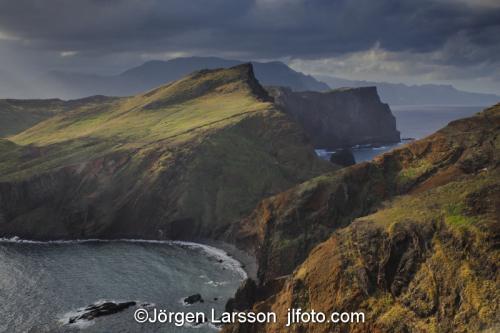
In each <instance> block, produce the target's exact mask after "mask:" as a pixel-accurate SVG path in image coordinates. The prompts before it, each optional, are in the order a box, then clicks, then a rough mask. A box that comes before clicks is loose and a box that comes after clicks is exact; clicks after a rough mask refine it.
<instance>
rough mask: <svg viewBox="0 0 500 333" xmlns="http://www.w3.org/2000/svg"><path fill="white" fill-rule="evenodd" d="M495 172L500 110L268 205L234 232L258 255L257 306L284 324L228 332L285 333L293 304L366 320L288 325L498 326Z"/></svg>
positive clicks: (499, 157)
mask: <svg viewBox="0 0 500 333" xmlns="http://www.w3.org/2000/svg"><path fill="white" fill-rule="evenodd" d="M499 167H500V105H497V106H495V107H492V108H490V109H487V110H485V111H483V112H481V113H480V114H478V115H476V116H474V117H471V118H468V119H463V120H459V121H455V122H452V123H450V124H449V125H448V126H447V127H445V128H444V129H442V130H440V131H438V132H437V133H435V134H434V135H432V136H430V137H428V138H426V139H423V140H419V141H416V142H413V143H411V144H409V145H406V146H404V147H402V148H400V149H397V150H395V151H393V152H391V153H387V154H385V155H383V156H381V157H379V158H377V159H376V160H375V161H373V162H372V163H363V164H359V165H355V166H352V167H349V168H345V169H342V170H340V171H337V172H333V173H330V174H326V175H324V176H321V177H318V178H315V179H313V180H310V181H308V182H306V183H304V184H301V185H299V186H297V187H295V188H293V189H290V190H288V191H286V192H284V193H282V194H279V195H277V196H274V197H271V198H269V199H266V200H264V201H263V202H261V203H260V204H259V206H258V208H257V209H256V210H255V211H254V212H253V213H252V214H251V215H250V217H248V218H247V219H246V220H244V221H243V223H242V224H241V226H240V227H239V230H237V231H235V235H236V238H237V239H239V240H240V242H241V244H243V246H246V248H247V249H251V250H253V251H254V253H255V254H256V255H257V257H258V260H259V265H260V266H259V268H260V269H259V284H258V285H259V286H258V287H257V289H256V291H255V295H257V296H256V300H255V301H254V305H253V308H254V310H257V311H259V310H260V311H269V310H272V311H274V312H276V313H277V315H278V318H281V321H280V322H279V323H277V324H269V325H241V326H230V327H226V328H225V332H281V331H283V330H284V325H285V323H286V322H285V320H286V311H287V309H289V308H299V307H300V308H302V309H303V310H312V309H314V310H316V311H323V312H325V313H330V312H332V311H338V312H343V311H348V312H350V311H362V312H364V313H365V314H366V321H365V323H364V324H337V325H334V324H333V323H331V324H328V323H324V324H298V325H295V326H292V327H291V328H287V329H286V331H289V332H325V333H326V332H483V331H484V332H496V331H497V330H498V329H499V327H500V326H499V322H498V318H499V317H500V307H499V304H498V299H500V282H499V281H500V275H499V272H498V262H499V259H500V247H499V243H498V240H499V237H500V234H499V232H500V210H499V207H500V168H499ZM322 241H324V242H322ZM240 294H244V293H243V292H240Z"/></svg>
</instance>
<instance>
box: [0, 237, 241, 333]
mask: <svg viewBox="0 0 500 333" xmlns="http://www.w3.org/2000/svg"><path fill="white" fill-rule="evenodd" d="M245 276H246V274H245V272H244V270H243V269H242V268H241V266H240V264H239V263H238V262H237V261H236V260H234V259H232V258H231V257H229V256H227V255H225V253H224V252H223V251H220V250H218V249H215V248H212V247H207V246H200V245H196V244H193V243H177V242H162V243H160V242H137V241H113V242H103V241H88V242H60V243H57V242H53V243H30V242H19V241H5V240H4V241H2V242H0V300H1V301H0V332H37V333H38V332H78V331H83V332H187V333H188V332H200V333H204V332H216V330H215V329H214V328H213V327H211V326H209V325H202V326H200V327H196V328H193V327H180V328H179V327H175V326H174V325H171V324H167V323H164V324H151V323H148V324H138V323H136V322H135V321H134V319H133V313H134V311H135V310H136V309H137V307H131V308H128V309H126V310H124V311H123V312H119V313H116V314H112V315H109V316H103V317H99V318H96V319H94V320H92V321H79V322H77V323H76V324H67V322H68V318H69V317H70V316H72V315H74V314H75V312H76V311H77V310H78V309H80V308H82V307H86V306H88V305H90V304H93V303H96V302H99V301H103V300H112V301H136V302H138V304H143V303H149V304H151V305H152V306H153V305H154V306H155V307H157V308H158V309H167V310H168V311H203V312H205V313H207V314H208V313H209V311H211V309H212V308H213V309H215V311H217V313H220V312H221V311H223V310H224V306H225V303H226V301H227V300H228V299H229V298H230V297H232V296H233V295H234V292H235V291H236V289H237V288H238V286H239V284H240V283H241V281H242V280H243V279H244V278H245ZM197 293H199V294H201V295H202V297H203V299H204V300H205V302H204V303H196V304H193V305H190V306H186V305H184V304H183V299H184V298H185V297H187V296H190V295H193V294H197Z"/></svg>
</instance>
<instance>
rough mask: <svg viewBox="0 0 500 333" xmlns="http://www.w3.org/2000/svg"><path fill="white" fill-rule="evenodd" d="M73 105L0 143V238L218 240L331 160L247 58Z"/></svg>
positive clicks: (329, 167)
mask: <svg viewBox="0 0 500 333" xmlns="http://www.w3.org/2000/svg"><path fill="white" fill-rule="evenodd" d="M25 103H28V102H25ZM29 103H31V104H37V103H39V102H38V101H31V102H29ZM43 103H46V102H43ZM54 103H57V104H58V105H60V104H61V102H59V101H57V102H54ZM66 103H70V102H66ZM63 104H64V103H63ZM73 104H74V105H73V107H70V108H68V110H65V111H64V112H58V113H57V114H55V115H54V116H52V117H50V118H49V119H47V120H45V121H42V122H40V123H38V124H37V125H35V126H33V127H31V128H29V129H27V130H25V131H23V132H21V133H19V134H17V135H15V136H11V137H9V138H8V140H2V141H1V142H0V143H1V144H0V237H12V236H19V237H22V238H29V239H61V238H65V239H75V238H152V239H179V238H189V239H195V238H197V237H212V238H217V237H219V236H221V235H222V233H223V232H224V231H225V230H226V229H227V228H228V226H229V225H230V224H231V223H234V222H236V221H238V220H239V219H241V217H242V216H246V215H248V214H249V213H250V212H251V210H252V209H253V208H254V207H255V205H256V203H257V202H258V201H260V200H261V199H262V198H264V197H267V196H270V195H272V194H275V193H278V192H281V191H283V190H286V189H287V188H290V187H291V186H293V185H295V184H297V183H299V182H301V181H304V180H307V179H309V178H311V177H313V176H316V175H318V174H320V173H322V172H325V171H328V170H331V169H332V167H333V166H332V165H331V164H329V163H327V162H324V161H321V160H319V159H318V158H317V157H316V156H315V154H314V151H313V149H312V147H311V146H310V145H309V144H308V142H307V139H306V137H305V135H304V134H303V132H302V131H301V129H300V128H299V127H298V126H297V125H296V124H295V123H294V122H292V121H291V120H290V119H289V118H288V117H287V116H286V115H285V114H283V113H282V112H279V110H277V109H276V108H275V107H274V105H273V104H272V103H271V102H270V98H269V97H268V95H267V93H266V91H265V90H264V89H263V88H262V87H261V86H260V85H259V83H258V81H257V80H256V79H255V77H254V74H253V70H252V67H251V65H248V64H247V65H240V66H236V67H233V68H230V69H219V70H204V71H199V72H196V73H193V74H191V75H189V76H187V77H185V78H183V79H181V80H179V81H176V82H173V83H171V84H169V85H166V86H162V87H160V88H157V89H155V90H152V91H150V92H148V93H145V94H140V95H136V96H132V97H125V98H104V99H103V100H101V101H100V102H98V103H96V101H95V99H87V100H80V101H79V102H78V103H76V104H75V103H73ZM64 105H66V104H64Z"/></svg>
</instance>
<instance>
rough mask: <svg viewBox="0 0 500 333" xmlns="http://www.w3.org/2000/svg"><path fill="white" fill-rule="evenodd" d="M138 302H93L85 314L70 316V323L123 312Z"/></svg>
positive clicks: (84, 311)
mask: <svg viewBox="0 0 500 333" xmlns="http://www.w3.org/2000/svg"><path fill="white" fill-rule="evenodd" d="M135 305H136V302H133V301H132V302H123V303H114V302H104V303H100V304H92V305H89V306H87V307H86V308H85V309H84V310H82V311H83V314H81V315H78V316H74V317H71V318H69V321H68V323H69V324H73V323H75V322H77V321H78V320H82V319H84V320H93V319H95V318H98V317H102V316H107V315H111V314H114V313H118V312H121V311H123V310H125V309H127V308H129V307H131V306H135Z"/></svg>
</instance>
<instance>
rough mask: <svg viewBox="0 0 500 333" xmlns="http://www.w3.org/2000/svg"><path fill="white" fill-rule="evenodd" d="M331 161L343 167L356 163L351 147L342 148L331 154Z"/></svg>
mask: <svg viewBox="0 0 500 333" xmlns="http://www.w3.org/2000/svg"><path fill="white" fill-rule="evenodd" d="M330 162H332V163H333V164H337V165H340V166H343V167H347V166H351V165H354V164H356V161H355V160H354V155H353V154H352V151H351V149H349V148H346V149H340V150H337V151H336V152H335V153H333V154H332V156H330Z"/></svg>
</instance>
